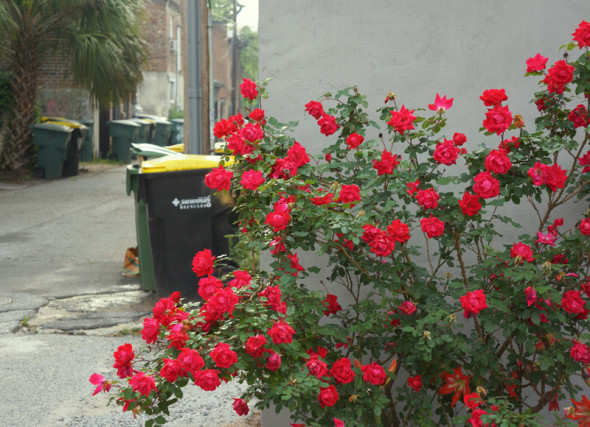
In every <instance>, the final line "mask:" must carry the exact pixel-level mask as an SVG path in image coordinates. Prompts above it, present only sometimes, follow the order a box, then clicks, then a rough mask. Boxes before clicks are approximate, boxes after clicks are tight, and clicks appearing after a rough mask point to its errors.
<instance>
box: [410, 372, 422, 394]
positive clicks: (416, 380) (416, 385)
mask: <svg viewBox="0 0 590 427" xmlns="http://www.w3.org/2000/svg"><path fill="white" fill-rule="evenodd" d="M408 385H409V386H410V387H411V388H413V389H414V390H416V391H420V389H421V388H422V377H421V376H420V375H416V376H415V377H410V378H408Z"/></svg>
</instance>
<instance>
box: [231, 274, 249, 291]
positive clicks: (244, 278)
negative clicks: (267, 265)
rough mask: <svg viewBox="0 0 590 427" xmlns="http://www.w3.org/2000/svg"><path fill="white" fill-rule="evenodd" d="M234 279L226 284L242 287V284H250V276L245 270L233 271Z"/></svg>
mask: <svg viewBox="0 0 590 427" xmlns="http://www.w3.org/2000/svg"><path fill="white" fill-rule="evenodd" d="M234 277H235V279H233V280H231V281H230V282H229V283H228V285H229V286H230V287H232V288H238V289H240V288H243V287H244V286H250V281H251V280H252V276H250V273H248V272H247V271H246V270H236V271H234Z"/></svg>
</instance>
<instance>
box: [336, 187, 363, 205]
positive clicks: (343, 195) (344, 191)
mask: <svg viewBox="0 0 590 427" xmlns="http://www.w3.org/2000/svg"><path fill="white" fill-rule="evenodd" d="M360 200H361V194H360V189H359V187H358V185H355V184H351V185H346V184H343V185H342V188H341V189H340V194H339V196H338V200H337V202H339V203H352V205H351V206H354V205H355V203H354V202H358V201H360Z"/></svg>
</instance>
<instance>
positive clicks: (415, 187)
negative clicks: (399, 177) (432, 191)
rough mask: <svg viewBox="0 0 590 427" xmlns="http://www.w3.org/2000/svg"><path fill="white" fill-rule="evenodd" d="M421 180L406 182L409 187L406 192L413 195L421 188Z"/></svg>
mask: <svg viewBox="0 0 590 427" xmlns="http://www.w3.org/2000/svg"><path fill="white" fill-rule="evenodd" d="M419 185H420V181H419V180H416V181H414V182H408V183H406V187H408V189H407V190H406V192H407V193H408V194H409V195H410V196H413V195H414V193H415V192H416V191H418V190H420V187H419Z"/></svg>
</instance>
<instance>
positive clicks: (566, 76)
mask: <svg viewBox="0 0 590 427" xmlns="http://www.w3.org/2000/svg"><path fill="white" fill-rule="evenodd" d="M573 77H574V66H573V65H569V64H568V63H567V62H565V61H564V60H563V59H561V60H559V61H557V62H556V63H555V64H554V65H553V67H551V68H550V69H549V71H548V72H547V76H545V78H544V79H543V83H547V86H548V87H547V90H548V91H549V93H557V94H562V93H563V90H564V89H565V85H567V84H568V83H569V82H571V81H572V78H573Z"/></svg>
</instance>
